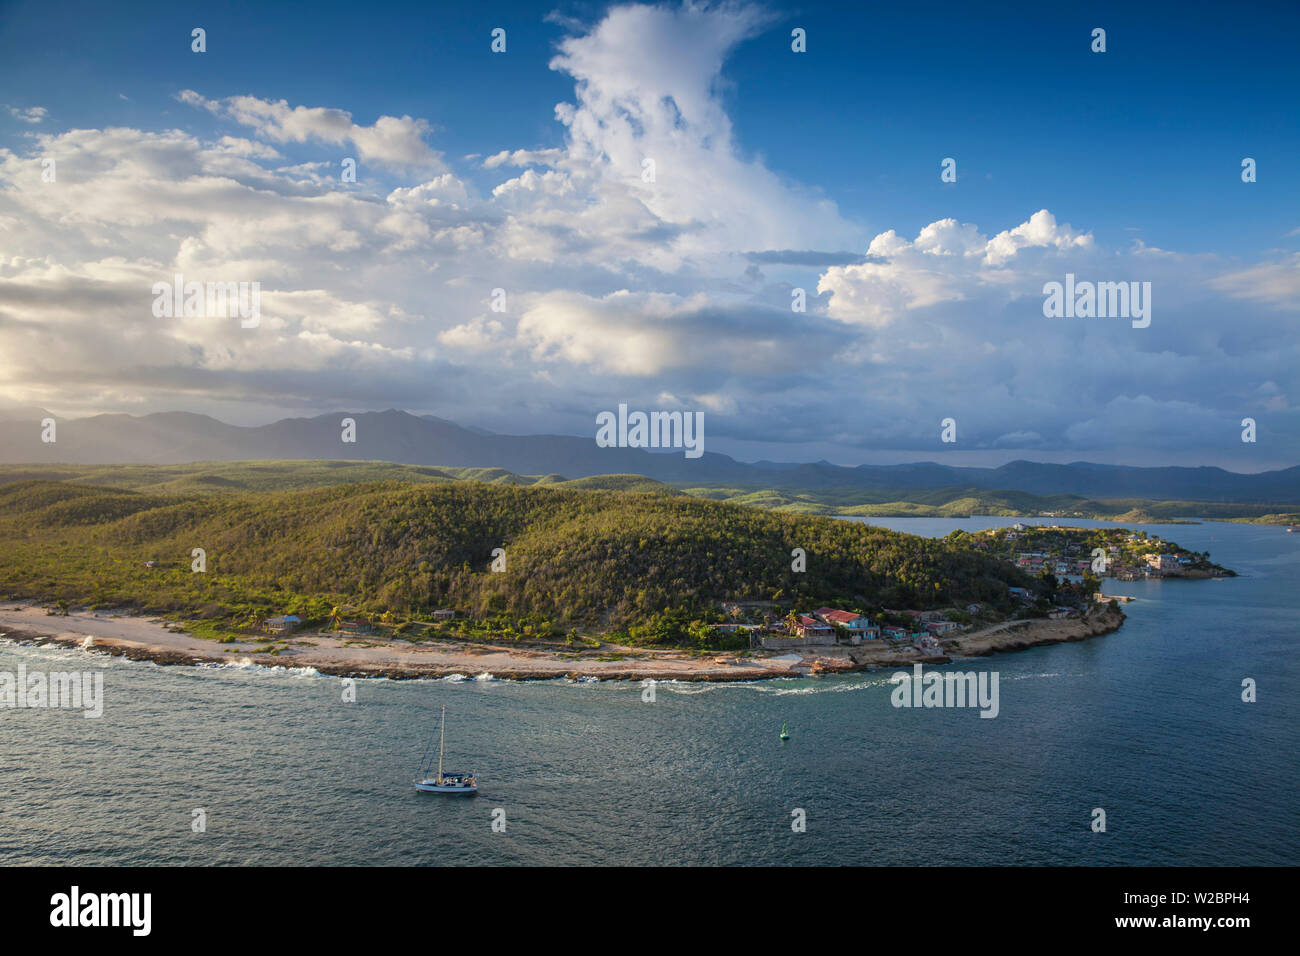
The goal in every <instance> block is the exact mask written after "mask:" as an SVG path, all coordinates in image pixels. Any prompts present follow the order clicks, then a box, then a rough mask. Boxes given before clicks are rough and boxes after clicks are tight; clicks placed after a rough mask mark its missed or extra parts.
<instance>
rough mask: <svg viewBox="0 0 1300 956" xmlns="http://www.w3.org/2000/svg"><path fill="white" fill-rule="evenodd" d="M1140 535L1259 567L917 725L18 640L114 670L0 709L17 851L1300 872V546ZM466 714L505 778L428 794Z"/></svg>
mask: <svg viewBox="0 0 1300 956" xmlns="http://www.w3.org/2000/svg"><path fill="white" fill-rule="evenodd" d="M1013 520H1015V519H998V518H972V519H966V520H958V519H924V518H917V519H887V520H880V521H873V523H879V524H884V525H887V526H889V527H891V528H895V529H897V530H902V531H909V532H913V533H917V534H929V535H939V534H946V533H947V532H948V531H950V530H952V529H953V528H955V527H962V528H968V529H969V528H977V527H991V526H999V525H1004V524H1010V523H1011V522H1012V521H1013ZM1072 523H1076V524H1090V525H1095V524H1103V523H1101V522H1072ZM1137 527H1143V528H1145V529H1147V530H1149V531H1153V532H1155V533H1159V534H1162V535H1165V536H1167V537H1169V538H1171V539H1173V540H1174V541H1177V542H1178V543H1179V544H1181V545H1183V546H1185V547H1188V548H1191V549H1193V550H1198V551H1199V550H1209V551H1210V552H1211V553H1212V556H1213V557H1214V559H1215V560H1217V561H1219V562H1220V563H1222V564H1224V565H1226V566H1228V567H1231V568H1234V569H1235V570H1237V571H1238V572H1239V574H1240V575H1241V577H1238V578H1235V579H1233V578H1229V579H1226V580H1224V581H1196V582H1190V581H1160V582H1156V581H1150V582H1147V581H1142V582H1133V583H1120V582H1115V581H1108V582H1107V590H1109V591H1111V592H1113V593H1119V594H1131V595H1133V596H1135V597H1137V598H1139V600H1138V601H1135V602H1133V603H1130V604H1128V605H1126V611H1127V613H1128V615H1129V619H1128V621H1127V623H1126V624H1125V625H1124V627H1123V628H1122V629H1121V630H1120V631H1119V632H1117V633H1115V634H1112V635H1109V636H1106V637H1101V638H1097V639H1094V640H1090V641H1086V642H1081V643H1075V644H1065V645H1058V646H1054V647H1043V648H1035V649H1032V650H1029V651H1024V652H1019V653H1014V654H1002V655H996V656H994V657H989V658H977V659H970V660H963V661H957V662H954V663H953V664H951V665H948V667H949V668H957V669H960V670H976V671H996V672H997V673H998V675H999V689H1000V714H999V715H998V717H997V718H996V719H981V718H980V717H979V715H978V711H976V710H974V709H967V710H960V709H896V708H894V707H893V706H892V705H891V703H890V693H891V691H892V685H891V684H890V683H889V682H888V680H889V676H890V674H889V672H874V673H863V674H853V675H847V676H840V677H826V678H818V679H806V680H780V681H767V682H759V683H749V684H732V685H724V684H672V683H667V684H660V685H658V687H657V688H656V699H655V701H654V702H653V703H645V702H643V701H642V688H641V686H640V685H639V684H631V683H617V682H609V683H599V682H567V681H549V682H532V683H514V682H508V681H493V680H485V679H475V678H474V676H473V675H466V679H464V680H430V681H389V680H368V681H358V682H356V688H357V690H356V696H357V700H356V703H345V702H344V701H343V699H342V698H343V683H342V682H341V681H340V680H339V679H337V678H332V677H324V676H320V675H317V674H315V673H313V672H310V671H286V670H267V669H261V668H247V669H241V668H238V667H224V668H203V669H200V668H188V667H159V666H157V665H154V664H151V663H138V662H130V661H125V660H122V659H118V658H106V657H103V656H100V655H94V654H91V653H85V652H81V651H76V650H59V649H41V648H33V647H23V646H19V645H15V644H12V643H0V671H10V672H13V671H15V670H16V668H17V666H18V664H19V663H20V662H23V663H25V664H26V665H27V668H28V669H29V670H35V669H44V670H71V669H78V670H83V669H90V670H97V671H101V672H102V673H103V677H104V696H105V704H104V715H103V717H102V718H100V719H97V720H88V719H85V718H83V717H82V716H81V715H80V713H79V712H74V711H57V710H44V711H42V710H6V709H0V864H4V865H14V864H88V865H123V864H146V865H147V864H171V865H178V864H191V865H192V864H217V865H222V864H291V865H293V864H300V865H313V866H328V865H332V864H352V865H369V864H417V865H426V864H427V865H442V864H467V863H478V864H586V863H590V864H613V863H619V864H633V865H635V864H783V863H790V864H822V863H824V864H864V865H891V864H919V865H962V864H1058V865H1084V866H1090V865H1113V864H1133V865H1158V864H1210V865H1215V864H1266V865H1276V864H1289V865H1295V864H1297V863H1300V849H1297V847H1300V839H1298V838H1300V823H1298V821H1300V812H1298V803H1300V797H1298V796H1297V794H1300V764H1298V762H1297V753H1298V752H1300V748H1298V747H1297V743H1298V742H1300V729H1298V724H1297V720H1296V709H1295V702H1296V700H1297V696H1298V695H1297V690H1300V680H1298V678H1300V671H1298V668H1297V663H1296V654H1295V652H1296V649H1297V646H1296V643H1297V633H1298V632H1300V627H1298V626H1297V622H1298V621H1300V534H1286V533H1284V532H1283V531H1282V530H1281V529H1280V528H1267V527H1256V526H1250V525H1234V524H1225V523H1206V524H1202V525H1176V526H1165V525H1142V526H1137ZM1244 678H1252V679H1254V680H1255V681H1256V682H1257V685H1258V700H1257V702H1256V703H1244V702H1243V701H1242V699H1241V693H1242V680H1243V679H1244ZM443 705H445V706H446V707H447V769H448V770H475V771H477V773H478V775H479V782H480V792H479V794H478V796H477V797H474V798H460V797H443V796H438V795H434V794H425V793H419V792H417V791H415V790H414V789H413V788H412V787H411V782H412V779H413V777H414V775H415V772H416V766H417V764H418V761H419V758H420V755H421V753H422V751H423V750H424V747H425V745H426V744H427V742H428V739H429V737H430V735H431V734H432V733H434V732H436V730H437V719H438V713H439V710H440V708H441V707H442V706H443ZM782 722H786V723H787V724H788V725H789V729H790V732H791V735H792V739H791V740H790V741H789V742H787V743H781V742H780V741H779V740H778V739H777V734H778V732H779V729H780V727H781V724H782ZM1094 808H1102V809H1103V810H1105V812H1106V824H1107V832H1105V833H1094V832H1092V830H1091V828H1090V824H1091V821H1092V819H1093V810H1094ZM195 809H202V810H203V811H204V812H205V816H206V831H205V832H202V833H195V832H193V829H192V820H193V819H194V817H193V811H194V810H195ZM798 811H802V818H803V819H804V820H805V821H806V829H805V830H804V832H795V831H794V829H793V828H792V826H791V823H792V820H794V819H795V816H796V815H798ZM494 819H496V820H497V821H498V822H499V821H501V820H504V823H505V828H504V831H501V830H500V829H495V830H494V829H493V821H494Z"/></svg>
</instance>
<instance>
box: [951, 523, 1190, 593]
mask: <svg viewBox="0 0 1300 956" xmlns="http://www.w3.org/2000/svg"><path fill="white" fill-rule="evenodd" d="M1027 530H1028V528H1027V527H1026V526H1025V525H1023V524H1015V525H1013V526H1012V530H1010V531H1007V532H1006V533H1005V535H1004V539H1005V540H1007V541H1014V540H1017V539H1018V538H1020V537H1021V532H1023V531H1027ZM1043 530H1054V529H1052V528H1046V529H1043ZM1124 544H1125V546H1126V547H1125V548H1121V546H1120V545H1119V544H1110V545H1107V547H1106V566H1105V568H1104V569H1103V570H1100V571H1095V572H1094V571H1093V561H1092V555H1091V554H1083V553H1081V550H1080V547H1079V545H1078V544H1077V543H1073V542H1072V543H1070V544H1067V545H1066V546H1065V547H1064V549H1063V550H1060V551H1045V550H1037V551H1020V552H1018V553H1017V554H1016V557H1015V559H1014V563H1015V565H1016V567H1018V568H1020V569H1022V570H1024V571H1027V572H1029V573H1030V574H1040V573H1042V572H1043V571H1050V572H1051V573H1052V574H1055V575H1056V576H1057V577H1058V578H1059V577H1081V576H1082V575H1083V574H1085V573H1088V572H1091V573H1096V574H1098V575H1099V576H1101V577H1114V578H1119V579H1120V580H1121V581H1136V580H1138V579H1140V578H1159V577H1170V576H1178V575H1181V574H1183V573H1185V571H1186V568H1187V566H1188V565H1190V564H1192V563H1194V561H1195V558H1194V557H1193V556H1192V555H1190V554H1188V553H1186V552H1182V551H1180V552H1176V553H1160V554H1134V553H1133V552H1134V550H1135V549H1138V548H1141V547H1142V546H1144V545H1147V544H1148V542H1147V541H1146V540H1145V539H1142V538H1140V537H1138V536H1137V535H1129V536H1128V537H1126V538H1125V539H1124ZM976 547H977V548H979V549H980V550H983V551H988V550H990V548H989V546H988V543H987V542H985V541H980V542H977V543H976Z"/></svg>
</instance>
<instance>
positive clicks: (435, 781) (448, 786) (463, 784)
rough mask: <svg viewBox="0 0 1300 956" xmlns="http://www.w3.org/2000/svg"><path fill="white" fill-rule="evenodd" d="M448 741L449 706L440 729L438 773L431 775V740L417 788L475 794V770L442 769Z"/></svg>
mask: <svg viewBox="0 0 1300 956" xmlns="http://www.w3.org/2000/svg"><path fill="white" fill-rule="evenodd" d="M446 742H447V708H446V707H445V706H444V707H443V708H442V722H441V724H440V725H439V730H438V774H437V776H434V777H430V776H429V764H431V763H432V762H433V741H429V748H428V750H427V751H425V757H423V758H421V760H420V779H418V780H416V781H415V789H416V790H423V791H425V792H427V793H459V794H465V795H469V794H473V793H477V792H478V780H477V779H476V778H475V776H474V772H473V771H470V772H469V773H444V772H443V770H442V753H443V749H444V745H445V744H446Z"/></svg>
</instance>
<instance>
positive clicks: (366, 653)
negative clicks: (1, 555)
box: [0, 604, 1124, 681]
mask: <svg viewBox="0 0 1300 956" xmlns="http://www.w3.org/2000/svg"><path fill="white" fill-rule="evenodd" d="M1123 622H1124V614H1123V612H1122V611H1120V610H1119V607H1118V605H1117V604H1112V605H1105V606H1103V607H1101V608H1097V609H1095V610H1094V611H1093V612H1092V613H1091V614H1090V615H1089V616H1088V617H1086V618H1072V619H1064V620H1041V619H1033V620H1027V621H1009V622H1006V623H1003V624H998V625H994V626H993V627H989V628H985V629H983V630H980V631H976V632H973V633H971V634H964V635H957V636H955V637H952V638H946V639H943V640H942V641H941V642H940V644H941V647H942V648H943V651H944V653H942V654H939V655H924V654H921V653H920V652H919V651H917V650H916V649H915V648H911V647H888V646H879V647H867V646H857V647H826V648H816V649H808V650H804V651H802V652H789V653H785V654H776V653H769V654H767V655H765V656H745V655H741V654H737V653H727V652H720V653H717V654H713V655H710V656H708V657H702V656H698V655H692V654H690V653H688V652H686V651H680V650H644V649H636V650H631V649H623V650H624V651H625V653H620V654H618V655H612V654H609V653H608V652H607V651H606V653H603V654H600V653H591V654H589V655H587V656H586V658H585V659H584V658H583V656H582V655H563V656H562V655H560V654H557V653H554V652H547V651H538V650H530V649H519V648H512V647H503V646H494V645H465V644H450V643H449V644H432V643H419V644H417V643H412V642H408V641H401V640H389V641H382V640H370V641H355V640H344V639H340V638H337V637H330V636H328V635H324V634H313V633H307V634H299V635H295V636H294V637H292V638H289V639H287V640H285V641H282V642H281V643H282V644H283V645H285V646H284V648H283V649H282V650H281V652H280V653H279V654H269V653H265V652H261V653H259V652H258V649H257V648H255V647H252V646H248V645H235V646H234V647H227V646H225V645H221V644H217V643H214V642H213V641H210V640H204V639H202V638H198V637H195V636H194V635H191V634H187V633H185V632H183V631H179V630H177V629H176V628H175V626H174V625H169V624H168V623H167V622H165V621H159V620H157V619H148V618H144V617H140V616H135V615H129V614H91V613H90V612H84V611H83V612H73V613H72V614H69V615H67V616H53V615H48V614H47V613H46V612H45V610H44V609H42V608H36V607H28V606H23V605H0V636H3V638H4V639H6V640H10V641H16V642H21V643H29V644H36V645H56V646H61V647H70V648H79V649H82V650H93V651H97V652H100V653H106V654H110V655H114V656H120V657H126V658H128V659H130V660H136V661H152V662H153V663H155V664H160V665H164V666H176V665H189V666H209V667H210V666H250V665H251V666H260V667H267V668H276V667H279V668H311V669H314V670H315V671H317V672H318V673H321V674H328V675H331V676H335V677H352V678H368V677H383V678H389V679H393V680H404V679H416V678H426V679H428V678H446V677H454V676H457V675H460V676H463V677H466V678H470V677H476V676H481V675H490V676H491V677H493V678H497V679H504V680H557V679H565V678H567V679H570V680H579V679H597V680H626V681H640V680H657V681H669V680H673V681H754V680H770V679H773V678H792V677H810V676H820V675H826V674H843V673H851V672H854V671H865V670H880V669H891V668H897V667H910V666H911V665H912V664H915V663H928V664H943V663H948V662H949V661H951V660H952V659H953V658H954V657H978V656H984V655H988V654H995V653H1002V652H1009V651H1017V650H1024V649H1026V648H1030V647H1040V646H1045V645H1051V644H1061V643H1066V642H1071V641H1081V640H1086V639H1088V638H1091V637H1097V636H1100V635H1102V634H1109V633H1111V632H1113V631H1115V630H1118V629H1119V627H1120V626H1121V625H1122V624H1123ZM601 657H604V659H601ZM613 657H618V658H622V659H611V658H613Z"/></svg>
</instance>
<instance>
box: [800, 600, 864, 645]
mask: <svg viewBox="0 0 1300 956" xmlns="http://www.w3.org/2000/svg"><path fill="white" fill-rule="evenodd" d="M813 613H814V614H816V615H817V616H818V617H819V618H821V619H822V620H823V621H825V622H826V623H827V624H830V625H832V626H836V625H838V626H839V627H842V628H845V629H846V630H847V631H848V632H849V639H850V640H851V641H852V642H853V643H854V644H856V643H858V642H859V641H861V640H862V639H863V638H865V639H867V640H875V639H876V638H878V637H880V628H878V627H873V626H872V624H871V621H870V620H868V618H867V617H866V615H863V614H854V613H853V612H852V611H837V610H836V609H835V608H830V607H819V608H818V609H817V610H816V611H814V612H813Z"/></svg>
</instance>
